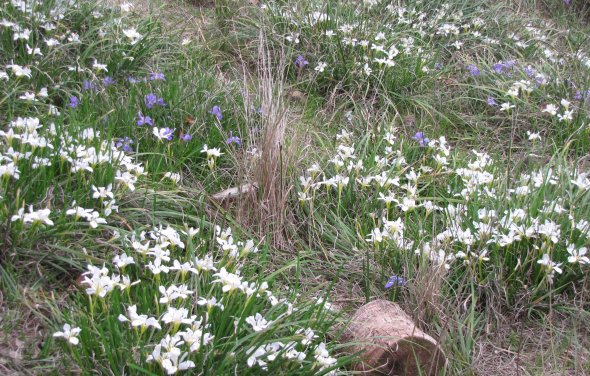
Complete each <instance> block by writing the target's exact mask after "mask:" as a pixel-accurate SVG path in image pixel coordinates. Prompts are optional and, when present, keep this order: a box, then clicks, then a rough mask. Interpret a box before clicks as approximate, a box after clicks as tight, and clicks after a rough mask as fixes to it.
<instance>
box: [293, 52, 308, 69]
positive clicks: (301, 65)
mask: <svg viewBox="0 0 590 376" xmlns="http://www.w3.org/2000/svg"><path fill="white" fill-rule="evenodd" d="M307 64H309V61H307V60H305V58H304V57H303V55H298V56H297V58H296V59H295V66H296V67H297V68H299V69H303V68H305V66H306V65H307Z"/></svg>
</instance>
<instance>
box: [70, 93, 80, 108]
mask: <svg viewBox="0 0 590 376" xmlns="http://www.w3.org/2000/svg"><path fill="white" fill-rule="evenodd" d="M78 104H80V101H79V100H78V97H77V96H75V95H72V97H71V98H70V104H69V106H70V107H71V108H76V107H78Z"/></svg>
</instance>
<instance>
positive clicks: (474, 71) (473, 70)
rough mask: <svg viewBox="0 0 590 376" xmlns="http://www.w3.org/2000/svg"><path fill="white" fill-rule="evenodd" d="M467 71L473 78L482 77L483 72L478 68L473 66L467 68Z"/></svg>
mask: <svg viewBox="0 0 590 376" xmlns="http://www.w3.org/2000/svg"><path fill="white" fill-rule="evenodd" d="M467 70H468V71H469V74H471V75H472V76H479V75H481V71H480V70H479V68H478V67H476V66H475V65H473V64H471V65H468V66H467Z"/></svg>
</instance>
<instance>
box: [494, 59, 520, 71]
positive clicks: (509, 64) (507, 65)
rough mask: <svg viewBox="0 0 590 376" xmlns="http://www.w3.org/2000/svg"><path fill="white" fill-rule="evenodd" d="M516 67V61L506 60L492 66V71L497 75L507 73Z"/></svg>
mask: <svg viewBox="0 0 590 376" xmlns="http://www.w3.org/2000/svg"><path fill="white" fill-rule="evenodd" d="M515 66H516V61H514V60H508V61H506V62H503V61H500V62H498V63H496V64H494V65H492V69H493V70H494V72H496V73H498V74H503V73H509V72H508V70H511V69H512V68H514V67H515Z"/></svg>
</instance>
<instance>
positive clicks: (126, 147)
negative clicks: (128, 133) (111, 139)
mask: <svg viewBox="0 0 590 376" xmlns="http://www.w3.org/2000/svg"><path fill="white" fill-rule="evenodd" d="M132 143H133V140H132V139H130V138H129V137H125V138H119V139H117V142H116V143H115V146H116V147H117V149H122V150H123V151H127V152H129V151H131V144H132Z"/></svg>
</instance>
